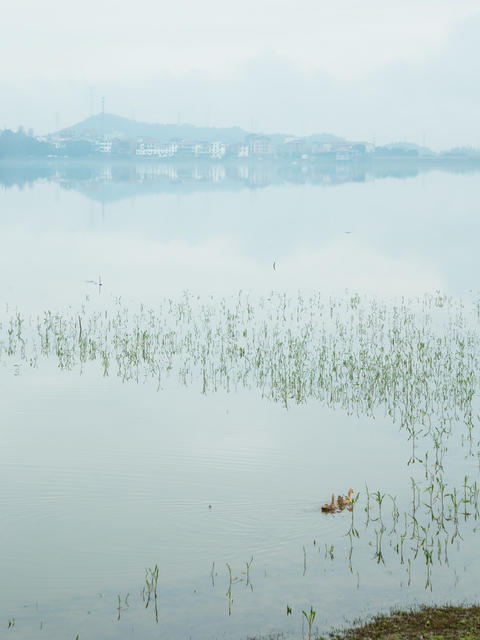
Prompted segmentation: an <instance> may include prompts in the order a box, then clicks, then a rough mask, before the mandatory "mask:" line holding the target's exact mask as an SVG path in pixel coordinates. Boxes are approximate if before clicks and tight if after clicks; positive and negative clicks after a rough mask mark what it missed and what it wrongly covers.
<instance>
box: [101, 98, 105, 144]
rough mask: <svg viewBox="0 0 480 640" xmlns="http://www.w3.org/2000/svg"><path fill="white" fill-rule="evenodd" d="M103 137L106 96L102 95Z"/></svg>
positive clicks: (103, 131) (103, 137) (103, 132)
mask: <svg viewBox="0 0 480 640" xmlns="http://www.w3.org/2000/svg"><path fill="white" fill-rule="evenodd" d="M102 139H105V96H102Z"/></svg>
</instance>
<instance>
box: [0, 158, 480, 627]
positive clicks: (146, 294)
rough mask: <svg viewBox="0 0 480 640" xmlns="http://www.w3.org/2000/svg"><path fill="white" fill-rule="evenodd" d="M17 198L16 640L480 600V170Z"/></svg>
mask: <svg viewBox="0 0 480 640" xmlns="http://www.w3.org/2000/svg"><path fill="white" fill-rule="evenodd" d="M0 183H1V185H2V187H1V191H0V230H1V237H2V240H3V242H2V252H1V254H0V267H1V268H0V291H1V292H2V298H1V303H2V311H1V315H0V322H1V329H0V381H1V388H2V403H1V408H0V437H1V447H0V512H1V513H2V526H1V527H0V549H1V551H0V572H1V575H2V576H3V580H2V581H1V584H0V637H3V635H5V637H9V636H10V635H11V636H12V637H17V638H32V637H45V638H51V639H55V640H57V639H58V640H60V639H62V640H63V639H65V638H72V640H73V639H74V638H75V637H76V635H77V634H78V636H79V639H82V638H90V639H98V640H100V639H104V638H127V637H128V638H142V639H143V638H145V639H146V638H159V637H162V638H172V639H175V640H176V639H177V638H178V639H184V638H185V639H188V638H192V639H195V638H198V639H201V640H203V639H205V640H207V639H213V638H228V639H233V638H239V639H240V638H247V637H257V638H259V637H265V636H269V635H270V634H273V637H277V634H281V633H283V634H284V635H285V637H292V638H293V637H297V638H298V637H300V636H301V634H302V633H307V632H308V626H307V623H306V618H305V616H303V614H302V610H304V611H305V612H308V611H309V610H310V607H313V609H314V610H315V611H316V617H315V621H314V624H313V628H314V629H318V630H319V631H320V632H327V631H328V630H329V629H331V628H332V627H333V626H335V625H341V624H344V623H345V621H351V620H353V619H354V618H357V617H358V616H366V615H369V614H372V613H376V612H378V611H385V610H388V609H389V607H391V606H406V605H409V604H418V603H430V602H445V601H447V600H448V601H455V602H463V601H465V600H468V601H470V600H478V599H479V597H480V587H479V585H478V575H479V571H480V554H479V553H478V552H477V551H476V549H477V547H478V532H479V530H478V519H479V514H478V484H477V483H479V477H478V476H479V460H480V458H479V445H478V441H479V437H478V427H479V425H478V413H479V412H480V407H479V403H478V380H477V377H478V365H479V362H480V348H479V347H480V326H479V313H478V309H479V307H478V300H479V291H478V278H477V274H478V272H479V268H480V264H479V262H480V258H479V254H478V251H477V246H476V245H477V238H478V237H479V235H480V218H479V216H478V202H479V200H480V198H479V196H480V193H479V192H480V173H478V172H476V171H475V170H472V169H469V170H468V171H467V170H466V168H465V167H460V168H458V167H448V170H447V168H443V169H439V168H428V170H427V169H423V168H422V169H421V170H420V169H419V168H418V167H415V166H414V167H411V166H408V165H403V166H400V167H398V166H395V167H392V166H381V167H376V168H375V167H374V168H372V167H369V168H368V169H365V168H358V167H355V168H349V167H340V166H339V167H336V168H331V167H330V168H323V169H319V168H318V167H317V168H305V167H302V166H300V165H281V166H275V165H269V164H267V163H265V164H261V163H260V164H258V165H248V164H246V165H239V166H237V165H222V164H212V165H211V164H205V163H199V164H197V165H195V164H180V165H169V164H167V163H165V164H140V165H137V166H135V165H121V164H117V165H108V164H97V165H87V164H81V165H80V164H79V165H72V164H67V163H63V164H62V163H60V164H50V165H44V166H36V165H23V166H22V165H16V166H10V167H7V166H5V165H3V166H2V167H0ZM99 281H100V282H101V283H102V284H101V286H99V284H98V283H99ZM240 291H241V292H242V293H241V294H240V293H239V292H240ZM272 292H275V293H273V294H272ZM299 292H301V293H300V294H299ZM46 312H51V315H48V313H47V315H45V314H46ZM412 445H413V448H412ZM349 487H353V488H354V489H355V492H356V493H355V494H354V495H357V496H358V502H357V503H356V504H355V505H354V508H353V511H352V512H350V511H348V510H343V511H338V512H336V513H335V514H325V513H322V512H321V509H320V507H321V505H322V504H323V503H325V502H328V501H329V500H330V495H331V493H332V492H335V494H337V493H340V492H341V493H346V492H347V490H348V488H349ZM377 491H378V492H379V493H378V494H377V495H375V492H377ZM352 516H353V520H352ZM155 566H157V567H158V576H157V577H155ZM147 580H148V583H147V582H146V581H147ZM152 585H154V586H152ZM154 593H156V596H157V597H156V598H155V595H154ZM147 604H148V606H146V605H147ZM290 609H291V614H290V613H289V615H287V611H290Z"/></svg>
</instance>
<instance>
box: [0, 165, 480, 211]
mask: <svg viewBox="0 0 480 640" xmlns="http://www.w3.org/2000/svg"><path fill="white" fill-rule="evenodd" d="M432 170H441V171H447V172H450V173H473V172H478V171H479V170H480V165H479V164H475V163H469V162H465V161H446V160H442V161H438V160H436V161H435V160H434V161H418V160H408V161H406V160H392V159H390V160H389V159H387V160H378V159H377V160H375V161H371V162H363V163H350V162H349V163H335V162H324V163H301V162H273V161H256V162H252V161H250V162H233V161H232V162H208V161H197V162H193V161H192V162H188V161H183V162H140V163H135V162H131V163H123V162H92V163H89V162H72V161H52V162H43V163H38V162H14V163H8V164H7V163H0V185H2V186H3V187H5V188H10V187H14V186H16V187H18V188H20V189H22V188H24V187H25V186H28V185H32V184H33V183H35V182H38V181H50V182H55V183H57V184H59V185H60V186H61V187H62V188H64V189H67V190H76V191H79V192H81V193H83V194H84V195H86V196H87V197H89V198H91V199H92V200H95V201H99V202H114V201H117V200H122V199H124V198H129V197H132V196H137V195H144V194H154V193H184V194H187V193H192V192H197V191H214V190H224V191H238V190H240V189H245V188H246V189H258V188H263V187H268V186H270V185H282V184H309V185H319V186H333V185H339V184H345V183H348V182H357V183H358V182H369V181H373V180H379V179H382V178H399V179H407V178H412V177H415V176H417V175H419V174H420V173H425V172H428V171H432Z"/></svg>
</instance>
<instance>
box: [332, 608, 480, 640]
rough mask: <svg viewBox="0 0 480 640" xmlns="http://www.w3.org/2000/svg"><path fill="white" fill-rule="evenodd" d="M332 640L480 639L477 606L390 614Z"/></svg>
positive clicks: (479, 609) (335, 633)
mask: <svg viewBox="0 0 480 640" xmlns="http://www.w3.org/2000/svg"><path fill="white" fill-rule="evenodd" d="M330 637H331V638H332V639H334V640H410V639H412V640H413V639H414V638H415V640H419V639H422V640H453V639H455V640H480V606H478V605H476V606H469V607H459V606H457V607H454V606H444V607H422V608H421V609H417V610H413V611H392V613H391V614H390V615H380V616H376V617H375V618H373V619H372V620H371V621H370V622H367V623H365V624H363V625H361V626H358V627H353V628H351V629H348V630H346V631H340V632H334V633H331V634H330Z"/></svg>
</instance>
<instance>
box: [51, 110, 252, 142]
mask: <svg viewBox="0 0 480 640" xmlns="http://www.w3.org/2000/svg"><path fill="white" fill-rule="evenodd" d="M55 134H61V135H64V136H68V137H83V136H87V135H94V136H95V137H96V136H101V135H106V136H115V137H120V138H156V139H158V140H165V141H168V140H172V139H175V138H178V139H182V140H203V141H205V142H214V141H215V140H222V141H223V142H227V143H236V142H242V141H243V139H244V137H245V136H246V135H248V131H245V130H244V129H241V128H240V127H197V126H195V125H193V124H158V123H151V122H137V121H136V120H132V119H130V118H123V117H122V116H116V115H114V114H112V113H105V114H103V115H102V114H98V115H95V116H91V117H90V118H87V119H86V120H82V122H79V123H78V124H74V125H72V126H71V127H67V128H66V129H62V130H61V131H57V132H55ZM55 134H52V135H55Z"/></svg>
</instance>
